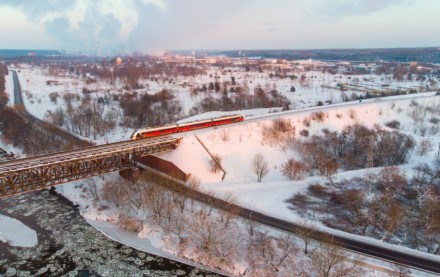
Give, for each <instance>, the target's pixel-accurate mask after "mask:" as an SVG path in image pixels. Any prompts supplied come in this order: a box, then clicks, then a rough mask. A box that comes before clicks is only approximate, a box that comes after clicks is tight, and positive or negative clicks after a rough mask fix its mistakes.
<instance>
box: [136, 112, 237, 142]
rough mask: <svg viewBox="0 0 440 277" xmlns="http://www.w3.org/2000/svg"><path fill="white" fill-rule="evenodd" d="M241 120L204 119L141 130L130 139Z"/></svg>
mask: <svg viewBox="0 0 440 277" xmlns="http://www.w3.org/2000/svg"><path fill="white" fill-rule="evenodd" d="M243 120H244V117H243V116H242V115H231V116H221V117H216V118H212V119H205V120H198V121H193V122H187V123H180V124H175V125H167V126H162V127H154V128H148V129H141V130H137V131H135V132H133V134H132V135H131V136H130V138H131V139H132V140H137V139H143V138H149V137H157V136H162V135H169V134H173V133H178V132H187V131H192V130H197V129H202V128H209V127H215V126H219V125H225V124H231V123H236V122H241V121H243Z"/></svg>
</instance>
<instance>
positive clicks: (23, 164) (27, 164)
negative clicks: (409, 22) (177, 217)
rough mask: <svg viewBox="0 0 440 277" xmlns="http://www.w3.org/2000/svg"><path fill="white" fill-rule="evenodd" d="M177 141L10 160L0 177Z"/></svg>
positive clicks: (157, 140) (143, 142)
mask: <svg viewBox="0 0 440 277" xmlns="http://www.w3.org/2000/svg"><path fill="white" fill-rule="evenodd" d="M178 140H179V139H177V138H174V137H171V136H166V137H158V138H153V139H142V140H136V141H132V140H128V141H120V142H114V143H109V144H101V145H97V146H89V147H84V148H80V149H74V150H68V151H63V152H56V153H50V154H45V155H39V156H33V157H29V158H24V159H19V160H12V161H8V162H3V163H0V176H1V174H3V173H6V172H10V171H15V170H22V169H29V168H34V167H41V166H44V165H52V164H54V163H60V162H73V161H76V160H80V159H81V160H83V159H87V158H93V157H97V156H105V155H109V154H114V153H119V152H129V151H135V150H136V149H138V148H141V147H143V146H145V145H150V146H155V145H162V144H166V143H174V144H176V143H178Z"/></svg>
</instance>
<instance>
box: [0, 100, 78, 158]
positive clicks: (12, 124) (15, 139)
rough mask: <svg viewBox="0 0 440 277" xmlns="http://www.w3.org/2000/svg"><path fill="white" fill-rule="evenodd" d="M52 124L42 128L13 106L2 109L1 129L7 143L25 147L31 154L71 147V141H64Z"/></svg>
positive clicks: (0, 112) (25, 150)
mask: <svg viewBox="0 0 440 277" xmlns="http://www.w3.org/2000/svg"><path fill="white" fill-rule="evenodd" d="M50 129H51V126H46V128H41V127H39V126H38V125H36V124H33V123H31V122H29V121H27V120H25V119H23V117H22V116H21V115H20V114H18V113H17V111H15V110H13V109H12V108H9V107H5V108H3V109H2V110H0V131H1V133H2V138H3V140H4V141H5V142H6V143H9V144H12V145H13V146H14V147H18V148H21V149H23V152H24V153H26V154H29V155H37V154H45V153H50V152H55V151H57V150H63V149H68V148H71V147H72V145H70V143H69V142H67V141H63V140H62V139H61V138H60V137H59V136H57V135H56V134H54V133H53V132H51V131H50Z"/></svg>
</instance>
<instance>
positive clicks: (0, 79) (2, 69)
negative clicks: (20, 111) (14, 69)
mask: <svg viewBox="0 0 440 277" xmlns="http://www.w3.org/2000/svg"><path fill="white" fill-rule="evenodd" d="M6 75H8V68H7V66H6V65H5V64H3V63H0V110H2V109H3V108H4V107H6V105H7V104H8V101H9V99H8V96H7V94H6V87H5V84H6V80H5V78H6Z"/></svg>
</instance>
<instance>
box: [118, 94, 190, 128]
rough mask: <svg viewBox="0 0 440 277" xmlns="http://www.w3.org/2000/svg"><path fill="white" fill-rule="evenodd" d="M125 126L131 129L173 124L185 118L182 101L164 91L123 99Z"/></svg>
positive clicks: (122, 107)
mask: <svg viewBox="0 0 440 277" xmlns="http://www.w3.org/2000/svg"><path fill="white" fill-rule="evenodd" d="M120 105H121V109H122V111H123V117H124V120H123V125H124V126H127V127H131V128H141V127H146V126H158V125H165V124H169V123H173V122H175V121H177V120H179V119H181V117H182V116H183V112H182V110H183V109H182V106H181V103H180V101H178V100H176V99H175V95H174V94H173V93H172V92H171V91H170V90H166V89H163V90H161V91H159V92H157V93H155V94H144V95H142V96H140V99H138V98H137V97H136V95H135V97H130V96H128V97H125V96H124V97H121V98H120Z"/></svg>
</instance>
